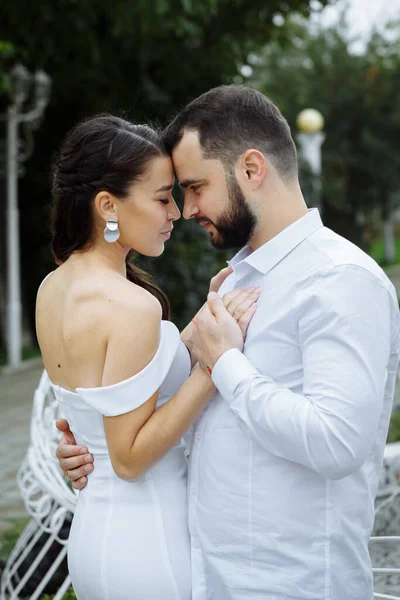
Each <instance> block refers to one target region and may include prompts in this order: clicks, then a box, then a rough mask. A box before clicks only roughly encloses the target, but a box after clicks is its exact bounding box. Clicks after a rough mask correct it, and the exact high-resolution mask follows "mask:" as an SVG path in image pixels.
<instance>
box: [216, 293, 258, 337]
mask: <svg viewBox="0 0 400 600" xmlns="http://www.w3.org/2000/svg"><path fill="white" fill-rule="evenodd" d="M260 294H261V288H259V287H258V286H256V285H255V286H253V287H250V288H247V289H245V290H233V291H232V292H228V293H227V294H224V295H223V296H222V301H223V303H224V306H225V308H226V310H227V311H228V312H229V314H230V315H231V316H232V317H233V318H234V319H235V321H236V323H237V324H238V325H239V327H240V330H241V332H242V335H243V339H245V338H246V334H247V328H248V326H249V324H250V321H251V318H250V320H249V321H248V317H249V312H248V311H249V310H253V309H252V307H253V306H257V305H256V304H255V303H256V302H257V300H258V299H259V297H260ZM254 310H255V309H254ZM253 314H254V313H252V314H251V317H253Z"/></svg>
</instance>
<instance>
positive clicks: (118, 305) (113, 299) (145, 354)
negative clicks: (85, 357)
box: [102, 281, 162, 385]
mask: <svg viewBox="0 0 400 600" xmlns="http://www.w3.org/2000/svg"><path fill="white" fill-rule="evenodd" d="M104 304H105V319H106V323H107V338H108V342H107V354H106V362H105V367H104V373H103V382H102V385H112V384H114V383H117V382H118V381H122V380H124V379H127V378H129V377H131V376H133V375H135V374H136V373H138V372H139V371H141V370H142V369H144V367H145V366H146V365H147V364H148V363H149V362H150V361H151V360H152V358H153V357H154V355H155V354H156V352H157V348H158V346H159V343H160V324H161V316H162V314H161V313H162V311H161V305H160V303H159V302H158V300H157V298H155V297H154V296H152V295H151V294H150V293H149V292H147V291H146V290H144V289H143V288H140V287H139V286H137V285H135V284H133V283H131V282H129V281H126V282H124V281H123V282H118V283H117V284H116V286H115V288H113V290H112V291H110V292H109V293H108V296H107V298H106V301H105V303H104Z"/></svg>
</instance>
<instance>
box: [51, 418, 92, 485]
mask: <svg viewBox="0 0 400 600" xmlns="http://www.w3.org/2000/svg"><path fill="white" fill-rule="evenodd" d="M56 427H57V429H58V430H59V431H61V432H62V433H63V435H62V437H61V440H60V443H59V444H58V446H57V450H56V456H57V458H58V462H59V465H60V467H61V469H62V470H63V471H64V475H65V476H66V477H68V479H69V480H70V481H71V482H72V487H73V488H75V489H76V490H81V489H82V488H84V487H85V485H86V484H87V475H88V473H90V472H91V471H93V468H94V467H93V455H92V454H90V453H89V452H88V449H87V448H85V446H77V445H76V441H75V438H74V436H73V434H72V432H71V430H70V428H69V424H68V421H67V420H66V419H59V420H58V421H56Z"/></svg>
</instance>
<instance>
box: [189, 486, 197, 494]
mask: <svg viewBox="0 0 400 600" xmlns="http://www.w3.org/2000/svg"><path fill="white" fill-rule="evenodd" d="M190 491H191V493H192V496H194V495H195V493H196V491H195V489H194V485H192V487H191V488H190Z"/></svg>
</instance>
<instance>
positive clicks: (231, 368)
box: [211, 348, 257, 402]
mask: <svg viewBox="0 0 400 600" xmlns="http://www.w3.org/2000/svg"><path fill="white" fill-rule="evenodd" d="M255 373H257V369H256V368H255V367H254V365H252V363H251V362H250V361H249V359H248V358H246V357H245V355H244V354H242V352H240V350H238V349H237V348H232V349H231V350H228V351H227V352H225V353H224V354H223V355H222V356H221V357H220V358H219V359H218V360H217V362H216V363H215V365H214V368H213V370H212V374H211V379H212V380H213V382H214V384H215V386H216V387H217V389H218V391H219V392H220V394H221V396H222V397H223V398H224V399H225V400H227V401H228V402H233V400H234V397H233V396H234V393H235V390H236V388H237V386H238V385H239V384H240V383H241V382H242V381H244V380H245V379H247V378H248V377H251V376H253V375H254V374H255Z"/></svg>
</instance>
